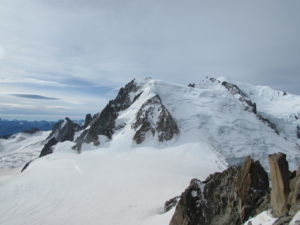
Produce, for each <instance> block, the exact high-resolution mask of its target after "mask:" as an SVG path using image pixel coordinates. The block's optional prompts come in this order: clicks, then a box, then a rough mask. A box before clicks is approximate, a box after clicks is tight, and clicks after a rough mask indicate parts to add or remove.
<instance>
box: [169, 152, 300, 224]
mask: <svg viewBox="0 0 300 225" xmlns="http://www.w3.org/2000/svg"><path fill="white" fill-rule="evenodd" d="M269 162H270V173H271V181H272V185H271V194H270V188H269V178H268V174H267V173H266V171H265V170H264V169H263V167H262V166H261V165H260V163H259V161H254V160H253V159H251V158H250V157H247V158H246V159H245V161H244V163H243V165H242V166H241V167H238V166H231V167H229V168H228V169H226V170H225V171H223V172H222V173H215V174H212V175H210V176H209V177H208V178H207V179H206V180H205V181H200V180H197V179H192V181H191V183H190V185H189V186H188V188H187V189H186V190H185V191H184V192H183V193H182V194H181V197H180V200H179V202H178V204H177V206H176V210H175V213H174V215H173V217H172V219H171V221H170V225H209V224H210V225H214V224H215V225H217V224H224V225H240V224H242V223H244V222H246V221H247V220H248V219H249V218H250V217H254V216H256V215H257V214H259V213H261V212H262V211H265V210H267V209H269V208H271V209H272V214H273V215H274V216H275V217H277V218H278V219H277V220H276V221H275V223H274V225H285V224H288V223H289V222H290V221H291V219H292V218H293V216H294V215H295V214H296V213H297V212H298V211H299V210H300V166H299V168H298V171H297V172H296V171H294V172H292V173H291V172H289V170H288V163H287V161H286V155H285V154H283V153H278V154H273V155H270V156H269ZM173 205H175V204H173Z"/></svg>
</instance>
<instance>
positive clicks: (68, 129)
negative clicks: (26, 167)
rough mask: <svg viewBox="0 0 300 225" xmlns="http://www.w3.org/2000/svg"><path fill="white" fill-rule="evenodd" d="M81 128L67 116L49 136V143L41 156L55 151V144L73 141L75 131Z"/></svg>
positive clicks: (56, 125) (55, 126)
mask: <svg viewBox="0 0 300 225" xmlns="http://www.w3.org/2000/svg"><path fill="white" fill-rule="evenodd" d="M80 129H81V127H80V126H79V125H78V124H76V123H74V122H73V121H72V120H70V119H69V118H68V117H66V118H65V120H61V121H59V122H57V123H56V124H55V125H54V127H53V129H52V132H51V133H50V135H49V136H48V137H47V139H46V141H47V143H46V144H45V145H44V147H43V149H42V151H41V153H40V156H39V157H43V156H45V155H48V154H51V153H52V152H53V146H54V145H56V144H57V143H58V142H64V141H73V140H74V134H75V132H76V131H79V130H80Z"/></svg>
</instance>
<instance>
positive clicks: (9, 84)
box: [0, 0, 300, 118]
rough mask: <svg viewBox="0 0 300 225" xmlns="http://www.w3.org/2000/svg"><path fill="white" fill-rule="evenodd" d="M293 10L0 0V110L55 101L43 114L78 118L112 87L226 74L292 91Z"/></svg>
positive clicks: (212, 0)
mask: <svg viewBox="0 0 300 225" xmlns="http://www.w3.org/2000/svg"><path fill="white" fill-rule="evenodd" d="M299 7H300V2H299V1H298V0H288V1H284V2H283V1H281V0H265V1H259V0H254V1H238V0H229V1H217V0H200V1H199V0H187V1H179V0H172V1H171V0H164V1H161V0H160V1H158V0H151V1H150V0H127V1H120V0H113V1H112V0H28V1H17V0H2V1H1V5H0V31H1V35H0V85H1V88H0V104H2V106H1V105H0V107H2V108H1V110H2V111H3V109H4V108H3V105H5V104H6V105H7V104H8V103H7V102H6V99H7V98H8V97H7V95H9V94H10V93H16V94H24V93H32V94H34V95H40V96H51V97H53V98H59V100H57V101H56V102H55V104H54V103H51V104H53V105H52V106H51V107H52V108H59V109H62V108H64V109H65V110H64V111H63V110H62V113H66V114H68V115H72V116H74V117H76V118H78V117H83V111H84V110H85V112H97V111H99V108H101V107H103V106H104V104H105V102H106V101H107V99H109V98H111V97H113V95H114V94H115V88H116V87H119V86H120V85H123V84H125V83H127V82H128V81H130V80H131V79H132V78H134V77H136V78H142V77H146V76H151V77H153V78H156V79H162V80H168V81H172V82H179V83H189V82H197V80H201V79H202V78H203V77H205V76H207V75H208V76H215V77H219V76H226V77H230V78H231V79H233V80H239V81H246V82H251V83H254V84H267V85H270V86H272V87H274V88H278V89H281V90H286V91H288V92H292V93H296V94H300V90H299V88H298V84H299V83H300V64H299V62H298V61H299V58H300V43H299V42H300V29H299V21H300V15H299V12H298V9H299ZM10 98H11V99H10V100H11V101H12V102H14V104H17V105H19V106H20V105H26V107H28V106H29V105H31V106H32V105H34V104H35V103H34V102H30V104H29V103H26V104H25V103H24V102H22V99H20V98H18V97H15V96H10ZM28 100H30V99H28ZM31 100H32V99H31ZM35 100H37V99H35ZM40 100H41V101H42V99H40ZM41 104H44V103H43V102H41ZM48 104H50V102H49V103H48ZM89 104H92V105H89ZM48 107H50V106H48ZM52 108H51V109H52ZM23 109H24V108H23ZM10 110H11V111H5V113H4V112H0V117H1V116H2V117H7V116H9V115H11V114H10V113H11V112H12V111H13V110H14V108H13V107H12V106H11V107H10ZM15 112H17V108H15ZM18 112H20V111H18ZM31 112H33V111H31ZM35 112H36V114H38V113H40V112H39V111H35ZM43 112H44V113H45V115H47V118H50V117H51V118H54V117H55V118H56V117H59V116H61V115H60V114H59V115H56V114H55V112H54V110H53V111H51V110H48V111H47V110H44V111H43ZM53 113H54V114H55V115H54V114H53ZM21 114H22V113H19V114H18V116H19V115H21ZM23 116H25V117H26V113H23Z"/></svg>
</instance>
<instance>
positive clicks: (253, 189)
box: [236, 156, 269, 221]
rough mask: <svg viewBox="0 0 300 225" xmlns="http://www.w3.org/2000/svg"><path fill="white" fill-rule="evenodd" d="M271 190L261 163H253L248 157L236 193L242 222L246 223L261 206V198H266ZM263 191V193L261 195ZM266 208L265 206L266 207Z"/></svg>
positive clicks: (237, 181) (241, 171) (241, 170)
mask: <svg viewBox="0 0 300 225" xmlns="http://www.w3.org/2000/svg"><path fill="white" fill-rule="evenodd" d="M268 190H269V178H268V174H267V173H266V171H265V170H264V168H263V167H262V166H261V165H260V163H259V161H253V159H251V157H250V156H248V157H246V159H245V162H244V164H243V166H242V168H241V169H240V171H239V173H238V176H237V180H236V191H237V194H238V196H239V198H238V208H239V212H240V217H241V220H242V221H245V220H246V219H247V218H249V217H250V216H253V214H255V213H253V212H255V211H256V210H257V209H258V211H260V209H259V207H258V206H259V205H261V203H262V202H261V201H263V199H261V196H265V194H266V192H268ZM261 191H263V193H261ZM264 206H265V205H264Z"/></svg>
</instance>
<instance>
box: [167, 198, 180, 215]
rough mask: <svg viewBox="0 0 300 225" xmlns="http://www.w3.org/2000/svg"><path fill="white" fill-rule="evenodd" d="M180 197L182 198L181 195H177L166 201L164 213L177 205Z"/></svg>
mask: <svg viewBox="0 0 300 225" xmlns="http://www.w3.org/2000/svg"><path fill="white" fill-rule="evenodd" d="M179 199H180V196H176V197H174V198H171V199H169V200H168V201H166V202H165V205H164V211H163V213H166V212H168V211H170V210H171V209H172V208H174V207H175V206H176V205H177V203H178V201H179Z"/></svg>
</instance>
